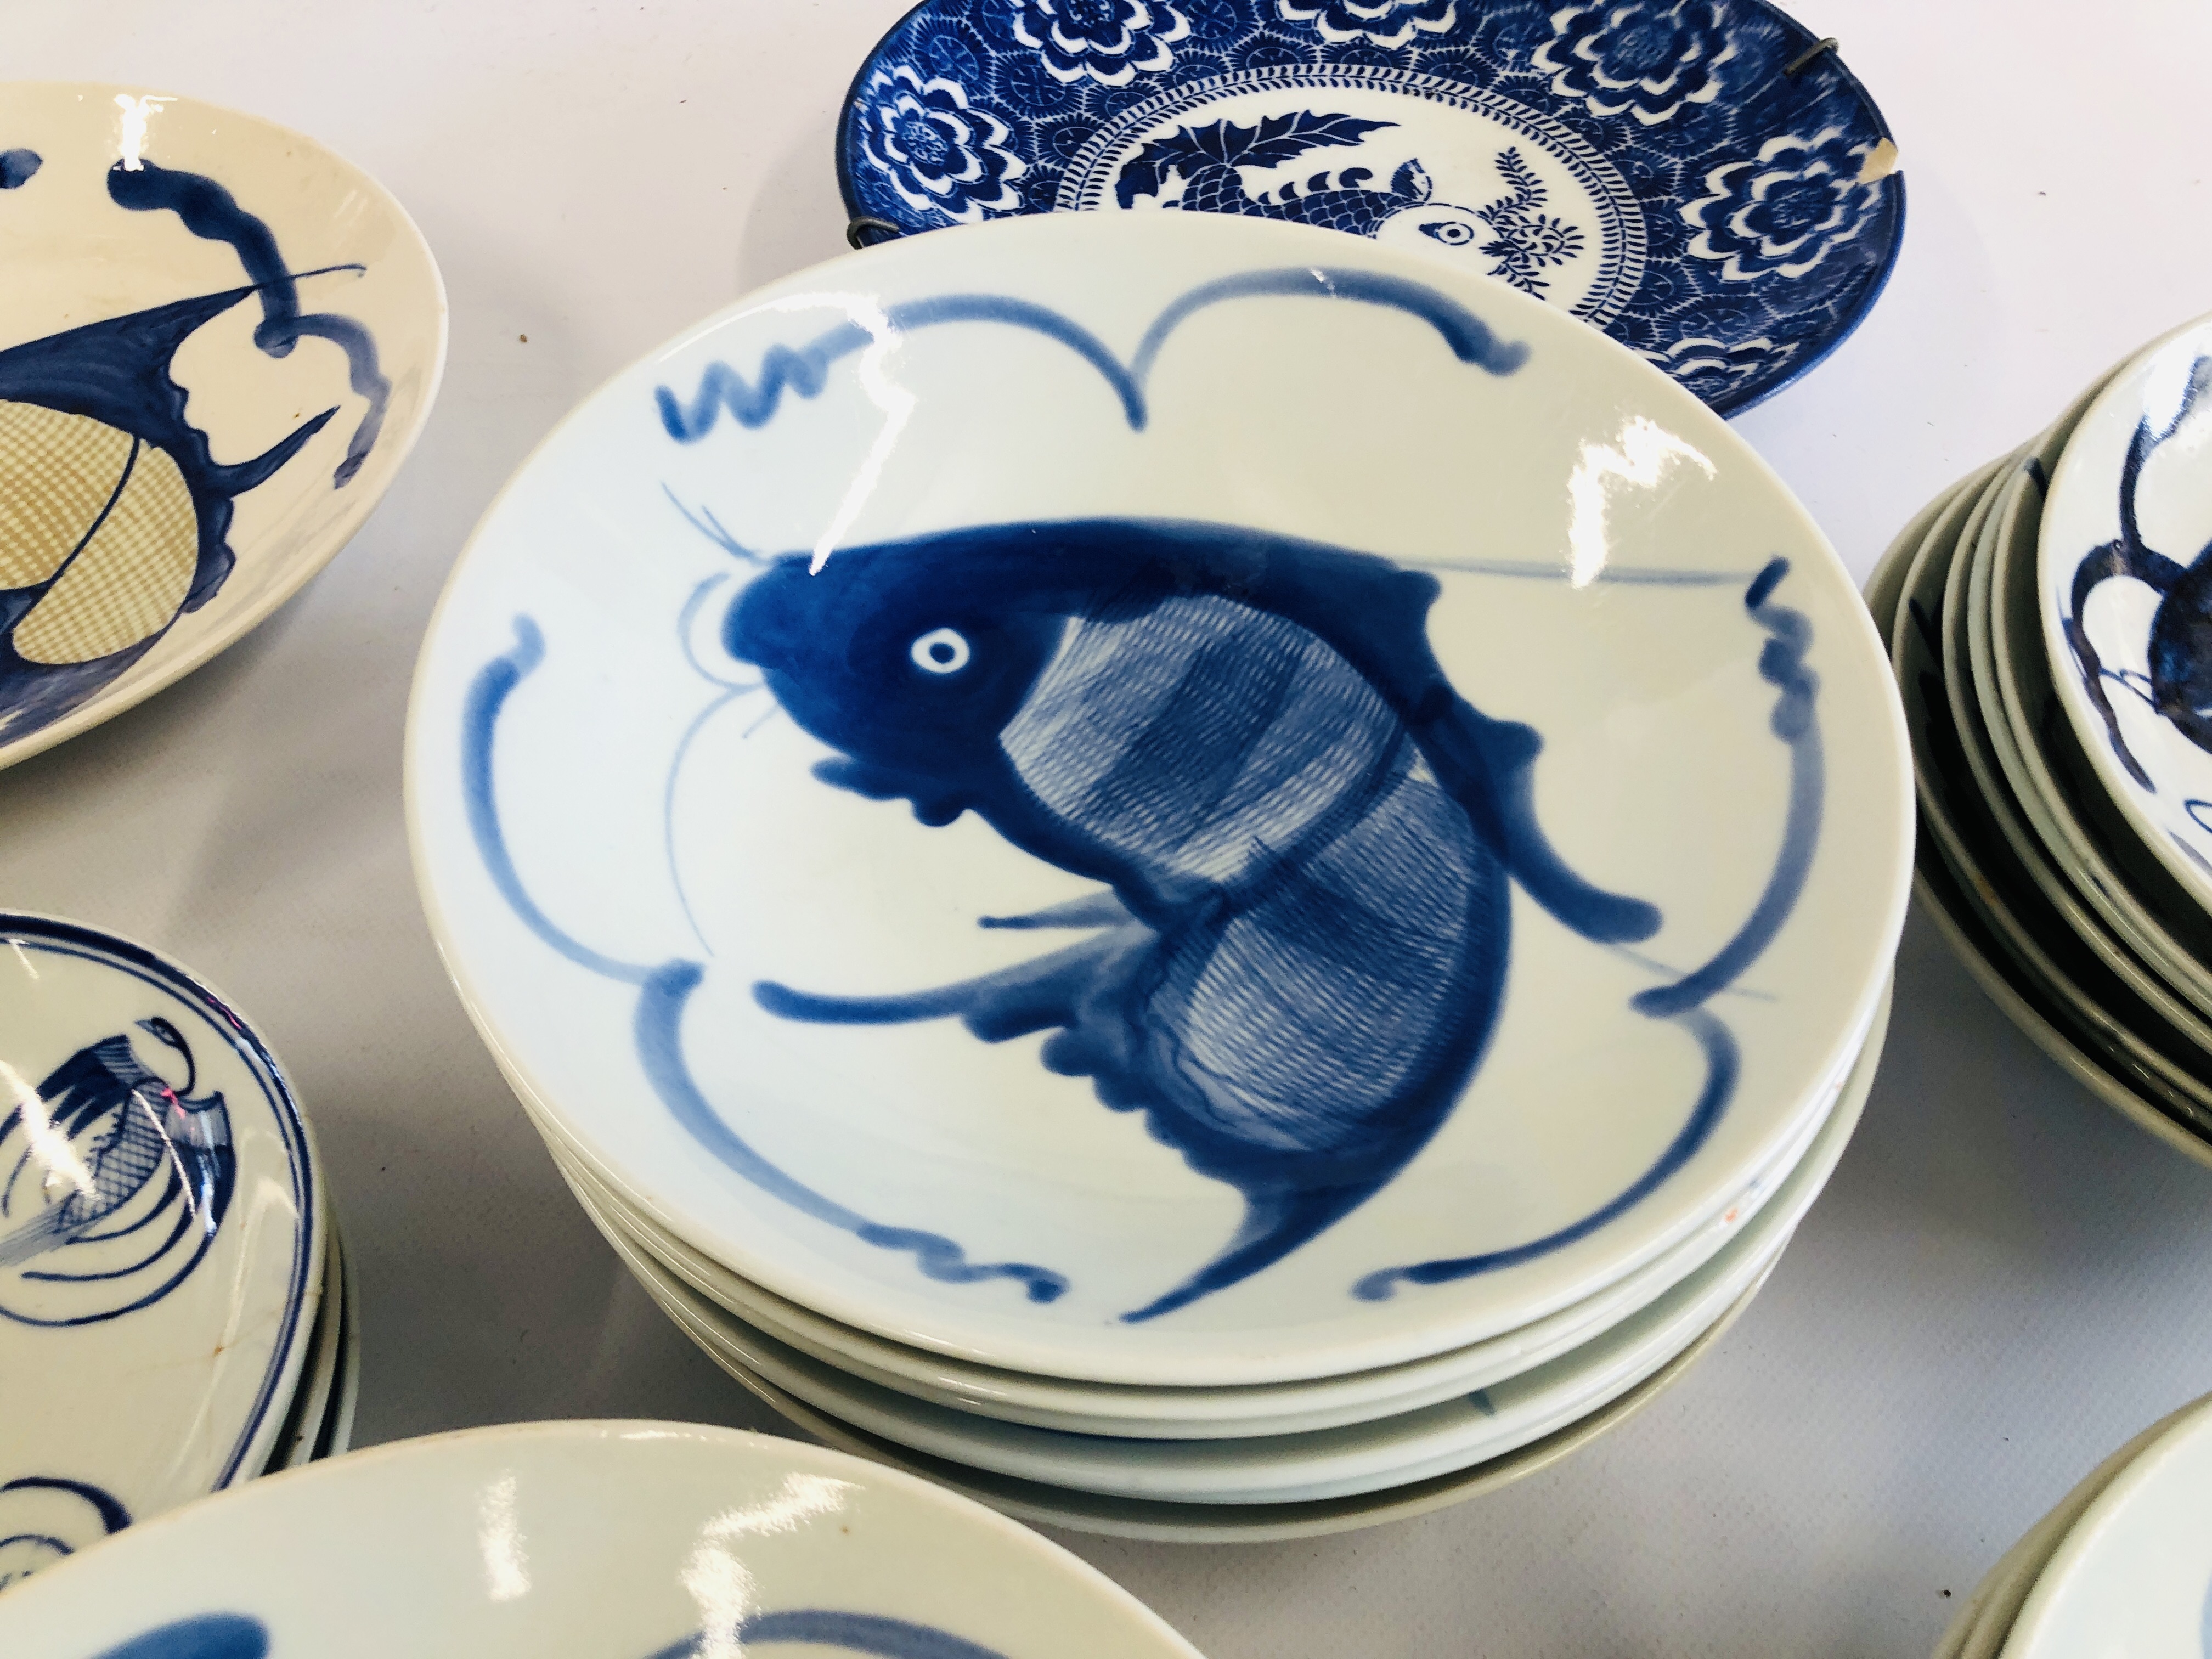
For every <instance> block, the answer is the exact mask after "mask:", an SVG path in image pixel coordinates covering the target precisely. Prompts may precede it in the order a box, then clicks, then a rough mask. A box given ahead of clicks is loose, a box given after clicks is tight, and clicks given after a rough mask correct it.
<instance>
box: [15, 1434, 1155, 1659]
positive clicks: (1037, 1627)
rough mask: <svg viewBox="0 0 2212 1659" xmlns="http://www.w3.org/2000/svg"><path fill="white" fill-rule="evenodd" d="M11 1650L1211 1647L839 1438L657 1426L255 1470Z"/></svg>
mask: <svg viewBox="0 0 2212 1659" xmlns="http://www.w3.org/2000/svg"><path fill="white" fill-rule="evenodd" d="M332 1539H343V1541H344V1546H343V1548H330V1547H307V1548H303V1547H302V1541H321V1540H332ZM395 1587H404V1594H398V1593H395ZM0 1651H4V1652H5V1653H6V1654H7V1655H8V1656H9V1659H356V1656H359V1659H367V1656H371V1655H378V1656H380V1655H390V1654H408V1655H410V1656H422V1659H447V1656H463V1655H465V1656H469V1659H540V1656H543V1655H546V1654H555V1653H562V1654H567V1653H575V1654H592V1655H594V1656H602V1655H604V1656H612V1659H709V1656H716V1655H729V1656H732V1659H734V1656H738V1655H740V1654H754V1653H757V1654H762V1655H766V1654H770V1653H776V1654H782V1653H799V1652H805V1653H811V1654H823V1655H852V1656H860V1655H868V1656H872V1659H1198V1653H1197V1650H1195V1649H1194V1648H1193V1647H1192V1646H1191V1645H1190V1644H1189V1643H1188V1642H1186V1641H1184V1640H1183V1639H1182V1638H1181V1637H1180V1636H1178V1635H1176V1632H1174V1631H1173V1630H1171V1629H1170V1628H1169V1626H1167V1624H1166V1623H1165V1622H1164V1620H1161V1619H1160V1617H1159V1616H1158V1614H1157V1613H1152V1611H1151V1610H1150V1609H1148V1608H1146V1607H1145V1606H1144V1605H1143V1604H1142V1603H1140V1602H1139V1601H1137V1599H1136V1598H1135V1597H1134V1596H1133V1595H1130V1594H1129V1593H1128V1592H1127V1590H1125V1589H1121V1587H1120V1586H1119V1585H1117V1584H1115V1583H1113V1582H1112V1581H1111V1580H1109V1579H1108V1578H1107V1577H1105V1575H1104V1574H1103V1573H1101V1572H1099V1571H1097V1569H1095V1568H1093V1567H1091V1566H1090V1565H1087V1564H1085V1562H1083V1561H1080V1560H1079V1559H1076V1558H1075V1557H1074V1556H1073V1555H1071V1554H1070V1553H1068V1552H1067V1551H1066V1550H1064V1549H1062V1548H1060V1547H1059V1546H1058V1545H1056V1544H1054V1543H1051V1542H1049V1541H1047V1540H1045V1539H1043V1538H1041V1537H1039V1536H1038V1535H1037V1534H1036V1533H1033V1532H1031V1531H1030V1529H1029V1528H1026V1527H1024V1526H1021V1525H1018V1523H1016V1522H1012V1521H1009V1520H1006V1519H1005V1518H1004V1517H1003V1516H998V1515H995V1514H994V1513H993V1512H992V1511H991V1510H987V1509H986V1508H984V1507H983V1506H982V1505H981V1504H977V1503H975V1502H973V1501H971V1500H969V1499H968V1498H963V1497H960V1496H957V1494H955V1493H952V1492H946V1491H945V1490H944V1489H943V1488H942V1487H939V1486H933V1485H931V1484H930V1483H929V1482H927V1481H926V1480H917V1479H915V1477H914V1476H912V1475H910V1474H902V1473H900V1472H898V1471H896V1470H894V1469H887V1468H883V1467H882V1466H881V1465H879V1464H876V1463H871V1462H864V1461H862V1460H861V1459H860V1458H857V1457H853V1456H850V1455H847V1454H846V1453H843V1452H840V1451H829V1450H825V1449H823V1448H821V1447H817V1446H809V1445H805V1444H802V1443H799V1442H798V1441H794V1440H784V1439H777V1438H775V1437H770V1436H768V1435H760V1434H746V1433H742V1432H739V1431H735V1430H731V1429H719V1428H708V1427H703V1426H697V1425H690V1424H682V1423H649V1422H580V1423H531V1424H523V1425H515V1426H509V1427H503V1428H496V1429H477V1430H472V1431H468V1432H465V1433H461V1434H447V1435H439V1436H436V1437H432V1438H430V1439H426V1440H413V1441H407V1442H404V1443H400V1444H398V1445H391V1446H380V1447H378V1448H376V1449H374V1450H371V1451H366V1452H359V1453H356V1454H354V1455H350V1456H348V1457H343V1458H340V1459H337V1460H336V1461H334V1462H329V1463H325V1464H319V1465H317V1466H315V1467H313V1468H307V1469H300V1470H294V1471H289V1472H288V1473H285V1474H278V1475H272V1476H270V1477H269V1478H268V1479H266V1480H258V1481H255V1482H254V1483H253V1484H252V1486H247V1487H246V1488H244V1489H243V1490H241V1491H239V1492H226V1493H224V1494H222V1496H221V1497H219V1498H211V1499H210V1500H208V1501H207V1502H205V1503H204V1504H199V1505H197V1507H195V1508H193V1509H191V1510H186V1511H185V1512H183V1513H180V1514H178V1515H173V1516H167V1517H165V1518H164V1519H162V1520H161V1521H157V1522H152V1523H151V1524H149V1525H147V1526H145V1527H143V1528H138V1529H137V1530H135V1531H133V1532H131V1533H129V1534H125V1536H123V1537H121V1538H118V1539H117V1540H115V1541H114V1542H113V1543H112V1544H110V1545H108V1546H107V1547H104V1548H102V1549H100V1550H99V1551H97V1552H95V1553H92V1554H90V1555H88V1556H86V1557H84V1558H83V1559H81V1560H76V1561H72V1562H69V1563H67V1564H66V1565H63V1566H61V1567H59V1568H58V1569H56V1570H55V1571H52V1573H50V1574H47V1575H45V1576H43V1577H40V1578H39V1579H37V1580H34V1581H33V1582H32V1583H28V1584H26V1585H24V1586H22V1587H21V1588H20V1589H15V1590H11V1591H10V1592H9V1594H8V1595H6V1596H5V1597H4V1598H0Z"/></svg>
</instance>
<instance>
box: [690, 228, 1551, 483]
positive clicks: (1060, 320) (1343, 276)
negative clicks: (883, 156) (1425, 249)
mask: <svg viewBox="0 0 2212 1659" xmlns="http://www.w3.org/2000/svg"><path fill="white" fill-rule="evenodd" d="M1266 295H1311V296H1314V297H1317V298H1328V299H1338V300H1352V301H1358V302H1360V303H1362V304H1366V305H1374V306H1383V307H1389V308H1392V309H1395V310H1398V311H1403V312H1406V313H1409V314H1410V315H1413V316H1415V317H1418V318H1419V319H1421V320H1423V321H1424V322H1426V323H1427V324H1429V325H1431V327H1433V328H1434V329H1435V330H1436V331H1437V333H1438V334H1440V335H1442V336H1443V339H1444V343H1446V344H1447V345H1448V346H1449V347H1450V348H1451V350H1452V352H1453V354H1454V355H1455V356H1457V357H1458V358H1459V359H1460V361H1461V362H1469V363H1474V364H1476V365H1478V366H1480V368H1485V369H1487V370H1488V371H1489V372H1490V373H1491V374H1500V375H1503V374H1512V373H1513V372H1514V371H1515V370H1516V369H1517V368H1520V367H1521V365H1522V363H1523V362H1526V361H1527V360H1528V346H1527V344H1525V343H1510V344H1509V343H1503V342H1500V341H1499V340H1498V337H1497V336H1496V335H1495V334H1493V333H1492V331H1491V329H1490V325H1488V324H1486V323H1485V322H1484V321H1483V320H1482V319H1480V318H1479V317H1477V316H1476V315H1475V314H1474V313H1473V312H1471V311H1469V310H1468V309H1467V308H1466V307H1464V306H1462V305H1461V304H1460V303H1459V302H1458V301H1455V300H1452V299H1449V298H1448V297H1446V296H1445V295H1442V294H1440V293H1438V292H1437V290H1436V289H1432V288H1429V287H1426V286H1425V285H1424V284H1422V283H1414V282H1408V281H1407V280H1406V279H1405V278H1404V277H1401V276H1382V275H1379V274H1377V273H1376V272H1373V271H1364V270H1322V269H1321V268H1319V267H1305V266H1301V267H1297V268H1295V269H1291V270H1254V271H1246V272H1243V274H1241V275H1239V276H1228V277H1224V278H1223V279H1222V280H1220V281H1219V282H1216V283H1206V285H1204V286H1203V287H1200V288H1196V289H1192V290H1191V291H1190V292H1189V293H1188V294H1186V295H1183V296H1182V298H1181V299H1179V300H1177V301H1176V302H1175V303H1174V304H1173V305H1171V306H1170V307H1168V308H1167V309H1166V310H1165V311H1164V312H1162V313H1160V316H1159V319H1158V320H1157V321H1156V322H1154V323H1153V325H1152V327H1151V328H1150V329H1149V330H1147V331H1146V334H1145V337H1144V340H1143V342H1142V343H1140V344H1139V347H1138V348H1137V356H1136V357H1135V359H1134V361H1133V362H1131V363H1129V364H1127V365H1126V366H1125V365H1124V364H1123V363H1122V362H1121V359H1120V358H1118V357H1116V356H1115V355H1114V353H1113V351H1112V350H1111V349H1110V348H1109V347H1108V346H1107V345H1106V344H1105V343H1104V342H1103V341H1102V340H1100V339H1099V337H1097V335H1096V334H1093V333H1092V332H1091V331H1090V330H1089V329H1087V328H1085V327H1084V326H1083V325H1081V324H1079V323H1077V322H1074V321H1072V320H1071V319H1068V318H1066V317H1064V316H1062V315H1061V314H1060V313H1059V312H1057V311H1054V310H1053V309H1052V308H1051V307H1048V306H1041V305H1037V304H1036V303H1034V302H1033V301H1028V300H1017V299H1013V298H1011V297H1009V296H1007V295H995V294H948V295H939V296H937V297H934V298H932V299H927V300H910V301H903V302H902V303H900V304H897V305H893V306H887V307H884V325H883V326H882V327H880V328H879V329H874V330H872V329H868V328H864V327H862V326H861V325H860V324H858V323H850V322H848V323H841V324H839V325H837V326H836V327H835V328H833V329H830V330H829V331H827V332H826V333H823V334H821V335H819V336H817V337H815V338H814V339H813V340H811V341H809V342H808V343H806V344H805V345H802V346H799V347H796V348H793V347H790V346H786V345H782V344H777V345H772V346H770V347H769V349H768V350H767V351H766V352H765V353H764V354H763V356H762V358H761V368H760V378H759V379H758V380H757V381H753V380H746V379H745V378H744V376H743V375H742V374H738V372H737V370H735V369H733V368H731V367H730V366H729V365H728V364H726V363H722V362H714V363H709V364H708V366H707V368H706V371H705V372H704V373H703V374H702V375H701V377H700V381H699V390H698V391H697V392H696V393H695V394H693V396H692V398H691V401H690V404H688V405H686V404H684V403H682V402H680V401H678V398H677V396H676V394H675V393H674V392H671V391H670V390H669V389H668V388H667V387H666V386H657V387H655V388H654V390H653V403H654V404H655V406H656V407H657V408H658V409H659V411H660V422H661V424H662V425H663V426H664V427H665V428H667V430H668V435H669V436H670V437H671V438H673V439H675V440H676V441H678V443H686V444H692V443H697V442H698V441H700V440H701V439H702V438H703V437H705V436H706V435H708V433H709V432H712V431H713V430H714V423H715V422H716V420H717V419H718V418H719V417H720V415H721V413H722V412H723V411H724V410H728V412H729V414H730V416H731V418H732V419H733V420H735V421H736V422H738V425H740V426H743V427H746V428H759V427H763V426H765V425H767V424H768V422H770V421H771V420H773V419H775V414H776V411H777V410H778V409H780V408H781V406H782V402H783V397H784V394H785V393H786V392H795V393H797V394H798V395H799V396H800V397H802V398H816V397H819V396H820V395H821V393H822V390H823V386H826V385H827V384H828V381H829V368H830V365H831V364H833V363H835V362H837V361H838V360H839V359H840V358H842V357H848V356H851V355H852V354H853V353H854V352H856V351H861V350H865V349H866V348H867V347H869V346H871V345H873V344H876V343H878V342H884V341H889V340H891V339H894V338H896V336H897V335H899V334H901V333H910V332H912V331H915V330H917V329H923V328H933V327H936V326H938V325H941V324H945V323H996V324H1000V325H1003V326H1006V327H1009V328H1019V329H1027V330H1029V331H1030V332H1032V333H1036V334H1042V335H1043V336H1044V337H1046V338H1048V339H1052V340H1057V341H1059V342H1060V343H1061V344H1062V345H1064V346H1066V347H1067V348H1068V349H1069V350H1071V351H1073V352H1074V353H1075V354H1076V355H1077V356H1079V357H1081V358H1082V359H1083V360H1084V361H1085V362H1087V363H1089V364H1090V365H1091V367H1092V368H1095V369H1097V371H1098V373H1099V374H1100V375H1101V377H1103V379H1104V380H1105V381H1106V383H1107V385H1108V386H1110V387H1112V388H1113V391H1114V394H1115V397H1117V398H1119V399H1120V400H1121V410H1122V414H1123V415H1124V416H1126V417H1127V421H1128V422H1129V426H1130V429H1131V430H1133V431H1138V432H1141V431H1143V430H1144V428H1145V424H1146V420H1147V419H1148V418H1149V414H1148V410H1147V408H1146V398H1145V386H1146V382H1147V381H1148V380H1150V379H1151V377H1152V365H1153V363H1154V362H1155V361H1157V359H1158V356H1159V354H1160V349H1161V348H1162V347H1163V346H1164V345H1165V344H1166V343H1167V339H1168V337H1169V335H1170V334H1172V333H1173V332H1174V331H1175V330H1176V328H1177V327H1178V326H1179V325H1181V324H1182V322H1183V321H1184V319H1187V318H1188V317H1189V316H1191V315H1192V314H1193V313H1196V312H1199V311H1203V310H1205V309H1206V307H1209V306H1215V305H1219V304H1222V303H1223V302H1225V301H1231V300H1241V299H1251V298H1255V297H1261V296H1266Z"/></svg>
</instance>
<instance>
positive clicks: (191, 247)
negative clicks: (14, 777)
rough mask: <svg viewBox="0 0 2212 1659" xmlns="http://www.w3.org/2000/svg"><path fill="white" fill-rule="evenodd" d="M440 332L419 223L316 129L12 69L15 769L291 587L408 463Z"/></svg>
mask: <svg viewBox="0 0 2212 1659" xmlns="http://www.w3.org/2000/svg"><path fill="white" fill-rule="evenodd" d="M311 273H312V274H311ZM445 354H446V301H445V290H444V289H443V288H442V286H441V283H440V282H439V278H438V270H437V267H436V265H435V264H433V263H432V261H431V258H430V253H429V250H428V248H426V247H425V246H423V245H422V237H421V236H420V235H419V234H416V229H415V227H414V225H413V224H412V223H411V222H410V221H409V219H408V217H407V216H406V214H405V213H404V211H403V210H401V209H400V207H399V204H398V203H396V202H394V201H393V200H392V197H389V196H388V195H386V193H385V192H384V191H383V190H382V189H381V188H380V186H379V185H377V184H376V183H375V181H374V179H370V178H368V176H367V175H366V174H364V173H362V172H361V171H360V170H359V169H357V168H356V167H352V166H350V165H349V164H348V163H346V162H345V161H341V160H340V159H338V158H337V156H335V155H331V153H330V152H329V151H327V150H325V149H323V148H322V147H321V146H320V145H319V144H317V143H314V142H313V140H311V139H309V138H307V137H303V136H302V135H301V134H299V133H296V132H291V131H287V130H286V129H284V128H283V127H280V126H276V125H273V124H271V123H270V122H267V121H260V120H256V119H254V118H252V117H251V116H246V115H240V114H238V113H236V112H233V111H230V110H224V109H217V108H216V107H215V106H211V105H207V104H201V103H197V102H196V101H194V100H191V99H188V98H178V97H173V96H171V95H169V94H162V93H151V92H147V91H145V90H144V89H143V88H118V87H109V86H92V85H46V84H35V83H17V84H14V85H0V766H6V765H8V764H9V763H12V762H15V761H19V760H21V759H23V758H24V757H27V756H29V755H32V754H35V753H37V752H38V751H39V750H41V749H44V748H46V747H47V746H48V745H50V744H55V743H58V742H60V741H61V740H62V739H63V738H67V737H69V736H70V735H72V734H73V733H75V732H81V731H82V730H83V729H84V728H86V727H87V726H93V725H96V724H98V723H99V722H100V721H101V720H106V718H108V716H110V715H112V714H117V713H119V712H120V711H121V710H123V709H125V708H129V707H130V706H131V704H133V703H135V702H138V701H139V700H140V699H142V698H143V697H146V696H150V695H151V694H152V693H153V692H155V691H157V690H160V689H161V687H162V686H165V685H167V684H169V683H170V682H171V681H173V680H174V679H177V678H179V677H180V676H181V675H183V674H185V673H187V672H189V671H191V669H193V668H195V667H197V666H198V665H200V664H201V663H203V662H205V661H206V660H207V659H209V658H210V657H211V656H213V655H215V653H216V652H218V651H220V650H222V648H223V647H225V646H227V645H228V644H230V643H231V641H234V640H235V639H237V638H238V637H239V636H240V635H242V634H244V633H245V632H246V630H247V629H250V628H252V626H253V625H254V624H255V623H258V622H259V621H260V620H261V619H262V618H263V617H265V616H267V615H268V614H269V613H270V611H273V610H275V609H276V606H277V605H280V604H282V603H283V601H284V599H287V598H289V596H290V595H291V594H292V593H294V592H296V591H297V590H298V588H299V587H300V586H301V583H303V582H305V581H306V580H307V579H308V577H310V576H312V575H313V574H314V573H315V572H316V571H317V570H319V568H322V566H323V565H324V564H325V562H327V561H328V560H329V559H330V558H331V556H332V555H333V554H335V553H336V552H337V550H338V549H339V548H341V547H343V545H344V544H346V541H347V540H348V538H350V537H351V536H352V535H353V533H354V532H355V531H356V530H357V529H358V528H359V527H360V526H361V523H362V520H363V519H364V518H366V517H367V516H368V511H369V509H370V508H371V507H374V505H375V503H376V501H377V498H378V497H379V496H380V495H382V494H383V493H384V491H385V489H386V487H387V486H389V485H390V483H391V482H392V478H393V477H394V475H395V474H396V473H397V472H398V469H399V465H400V463H401V461H402V460H403V459H404V458H405V456H406V454H407V451H408V449H409V447H410V446H411V445H412V444H413V442H414V441H415V437H416V434H417V433H418V432H419V431H420V430H421V429H422V422H423V421H424V420H425V418H426V417H427V416H428V414H429V411H430V404H431V400H432V398H434V397H435V395H436V392H437V387H438V377H439V374H440V372H441V369H442V368H443V366H444V362H445Z"/></svg>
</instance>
